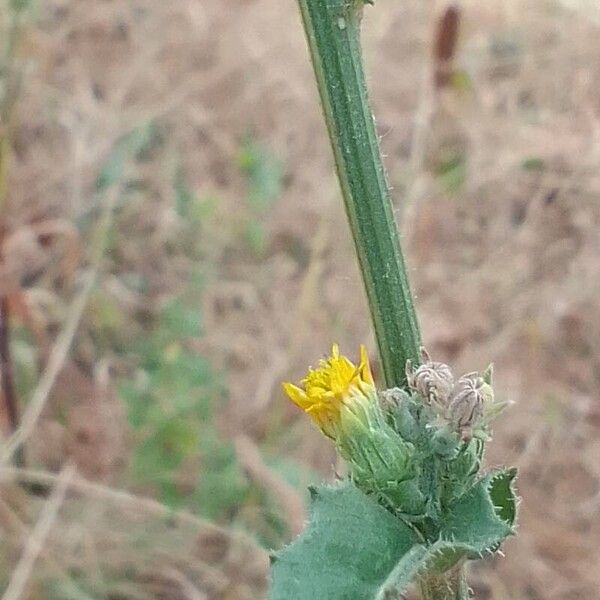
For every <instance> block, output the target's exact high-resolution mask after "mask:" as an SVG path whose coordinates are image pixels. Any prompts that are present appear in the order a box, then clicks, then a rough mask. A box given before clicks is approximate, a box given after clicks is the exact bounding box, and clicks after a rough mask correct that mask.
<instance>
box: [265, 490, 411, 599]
mask: <svg viewBox="0 0 600 600" xmlns="http://www.w3.org/2000/svg"><path fill="white" fill-rule="evenodd" d="M311 491H312V498H311V511H310V514H311V516H310V523H309V525H308V526H307V528H306V529H305V531H304V532H303V533H302V535H301V536H300V537H299V538H298V539H297V540H296V541H295V542H293V543H292V544H291V545H290V546H288V547H287V548H285V549H284V550H283V551H281V552H280V553H277V554H276V555H275V556H274V557H273V561H274V562H273V567H272V579H273V583H272V589H271V593H270V596H269V598H270V600H290V599H291V598H294V600H315V599H317V598H318V599H320V598H327V599H328V600H372V599H373V598H375V597H376V595H377V594H378V591H379V590H380V588H381V586H382V584H383V583H384V582H385V581H386V580H387V579H388V577H389V576H390V574H391V573H392V571H393V570H394V568H395V567H396V565H397V564H398V561H399V560H400V559H401V558H402V557H403V556H404V555H405V554H406V553H407V552H409V551H410V550H411V548H412V547H413V546H414V534H413V532H412V530H411V529H410V528H409V527H408V526H407V525H405V524H404V523H403V522H402V521H400V520H399V519H397V518H396V517H394V516H393V515H392V514H391V513H389V512H388V511H386V510H385V509H384V508H382V507H381V506H379V505H378V504H377V503H376V502H374V501H373V500H372V499H371V498H369V497H368V496H367V495H365V494H364V493H363V492H361V491H360V490H359V489H358V488H356V487H355V486H354V485H352V484H350V483H348V482H346V483H343V484H339V485H337V486H334V487H329V486H323V487H318V488H316V489H312V490H311Z"/></svg>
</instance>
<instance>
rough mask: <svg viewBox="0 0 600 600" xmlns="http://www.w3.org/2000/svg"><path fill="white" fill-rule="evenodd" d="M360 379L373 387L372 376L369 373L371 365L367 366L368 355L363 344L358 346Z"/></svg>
mask: <svg viewBox="0 0 600 600" xmlns="http://www.w3.org/2000/svg"><path fill="white" fill-rule="evenodd" d="M359 368H360V371H361V379H362V380H363V381H366V382H367V383H369V384H371V385H374V383H375V382H374V381H373V374H372V373H371V365H370V364H369V355H368V354H367V348H366V346H365V345H364V344H361V345H360V365H359Z"/></svg>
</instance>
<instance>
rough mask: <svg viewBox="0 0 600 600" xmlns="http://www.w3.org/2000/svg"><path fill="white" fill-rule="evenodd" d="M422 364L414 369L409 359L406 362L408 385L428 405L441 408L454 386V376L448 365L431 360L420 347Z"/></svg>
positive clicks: (445, 403) (446, 402)
mask: <svg viewBox="0 0 600 600" xmlns="http://www.w3.org/2000/svg"><path fill="white" fill-rule="evenodd" d="M421 360H422V364H421V365H420V366H419V367H417V369H414V367H413V366H412V364H411V362H410V361H407V363H406V378H407V381H408V385H409V387H410V388H411V389H413V390H414V391H415V392H417V394H419V396H421V398H423V400H424V401H425V403H426V404H427V405H428V406H433V407H434V408H438V409H443V408H444V407H445V406H446V405H447V404H448V400H449V398H450V394H451V393H452V388H453V387H454V376H453V375H452V371H451V369H450V367H449V366H448V365H447V364H445V363H441V362H434V361H432V360H431V358H430V356H429V353H428V352H427V350H425V348H421Z"/></svg>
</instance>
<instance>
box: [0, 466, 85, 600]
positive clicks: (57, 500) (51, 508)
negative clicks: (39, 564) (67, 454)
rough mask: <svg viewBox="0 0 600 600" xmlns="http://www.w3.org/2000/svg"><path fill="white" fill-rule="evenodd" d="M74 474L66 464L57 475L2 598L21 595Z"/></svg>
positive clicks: (13, 599)
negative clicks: (52, 488)
mask: <svg viewBox="0 0 600 600" xmlns="http://www.w3.org/2000/svg"><path fill="white" fill-rule="evenodd" d="M74 475H75V468H74V467H73V466H72V465H68V466H66V467H65V468H64V469H63V470H62V471H61V473H60V474H59V475H58V477H57V481H56V486H55V487H54V490H53V491H52V494H51V496H50V498H49V499H48V501H47V502H46V505H45V506H44V509H43V511H42V514H41V515H40V518H39V519H38V522H37V524H36V526H35V527H34V529H33V531H32V532H31V536H30V537H29V540H28V541H27V545H26V546H25V548H24V550H23V554H22V555H21V559H20V560H19V563H18V564H17V566H16V568H15V570H14V571H13V573H12V577H11V579H10V582H9V584H8V587H7V588H6V591H5V592H4V595H3V596H2V600H19V598H22V597H23V594H24V592H25V590H26V587H27V582H28V581H29V577H30V575H31V573H32V571H33V567H34V566H35V563H36V561H37V558H38V556H39V555H40V552H41V551H42V549H43V547H44V543H45V542H46V539H47V538H48V535H49V534H50V531H51V529H52V526H53V525H54V523H55V521H56V518H57V516H58V511H59V510H60V507H61V506H62V504H63V502H64V499H65V495H66V493H67V490H68V489H69V486H70V484H71V481H72V479H73V477H74Z"/></svg>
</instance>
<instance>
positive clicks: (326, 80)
mask: <svg viewBox="0 0 600 600" xmlns="http://www.w3.org/2000/svg"><path fill="white" fill-rule="evenodd" d="M298 3H299V5H300V10H301V13H302V20H303V23H304V29H305V33H306V37H307V40H308V46H309V49H310V54H311V58H312V63H313V67H314V71H315V76H316V80H317V87H318V89H319V94H320V96H321V103H322V106H323V111H324V114H325V121H326V124H327V129H328V132H329V139H330V142H331V146H332V149H333V154H334V157H335V164H336V168H337V173H338V178H339V180H340V186H341V188H342V194H343V197H344V203H345V207H346V214H347V216H348V221H349V224H350V229H351V231H352V236H353V238H354V245H355V248H356V253H357V256H358V262H359V266H360V270H361V273H362V277H363V282H364V285H365V289H366V292H367V298H368V301H369V308H370V311H371V317H372V319H373V326H374V329H375V336H376V338H377V344H378V346H379V354H380V356H381V362H382V366H383V373H384V377H385V383H386V385H387V386H388V387H396V386H402V387H404V386H405V385H406V375H405V366H406V361H407V360H408V359H411V360H412V361H413V362H414V363H417V362H418V361H419V356H418V350H419V346H420V334H419V325H418V322H417V317H416V313H415V309H414V305H413V299H412V294H411V291H410V286H409V282H408V276H407V272H406V266H405V263H404V258H403V256H402V250H401V248H400V242H399V237H398V230H397V228H396V223H395V221H394V215H393V211H392V203H391V198H390V192H389V187H388V184H387V181H386V177H385V171H384V167H383V161H382V158H381V152H380V150H379V142H378V139H377V133H376V131H375V124H374V120H373V114H372V112H371V109H370V107H369V101H368V97H367V89H366V84H365V76H364V70H363V61H362V50H361V45H360V23H361V18H362V11H363V8H364V4H365V0H298ZM368 3H371V2H368ZM419 583H420V587H421V594H422V597H423V600H465V599H466V598H468V589H467V585H466V580H465V576H464V568H463V566H462V565H459V566H457V567H455V568H454V569H453V570H451V571H450V572H449V573H446V574H443V575H428V574H427V575H425V576H423V578H422V579H420V581H419Z"/></svg>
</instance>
